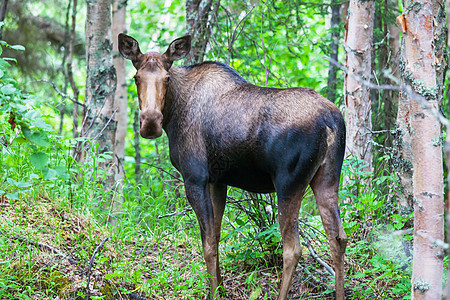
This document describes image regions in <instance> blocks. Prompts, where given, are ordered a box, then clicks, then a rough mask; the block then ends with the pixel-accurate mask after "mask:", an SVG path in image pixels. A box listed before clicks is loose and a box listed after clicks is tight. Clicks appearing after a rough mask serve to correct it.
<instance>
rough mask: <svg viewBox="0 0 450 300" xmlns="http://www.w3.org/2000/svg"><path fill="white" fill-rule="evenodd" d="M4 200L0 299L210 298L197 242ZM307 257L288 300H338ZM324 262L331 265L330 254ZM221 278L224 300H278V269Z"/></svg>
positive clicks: (47, 204) (0, 202)
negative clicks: (117, 230)
mask: <svg viewBox="0 0 450 300" xmlns="http://www.w3.org/2000/svg"><path fill="white" fill-rule="evenodd" d="M0 197H1V198H0V253H1V256H0V267H2V266H1V265H3V264H5V263H8V264H9V269H8V271H5V270H3V271H2V270H1V269H0V275H2V276H4V278H3V282H1V281H2V280H0V283H1V285H0V299H52V300H53V299H206V298H207V296H206V295H207V292H206V291H207V290H208V283H207V282H208V280H207V276H206V274H205V272H204V263H203V258H202V256H201V250H200V243H199V241H194V240H192V237H190V238H189V237H186V238H182V239H180V238H176V237H173V236H170V235H166V236H159V237H155V236H149V235H148V234H146V233H143V232H140V233H139V232H138V233H136V232H130V233H129V234H126V235H122V236H120V237H119V236H118V235H116V234H114V232H113V230H111V228H110V227H107V226H102V225H100V224H98V223H97V222H96V221H95V219H94V218H93V217H92V216H91V215H90V214H89V212H88V211H86V212H85V213H83V214H80V213H76V212H74V211H71V210H70V209H67V208H64V209H63V208H61V207H60V206H59V204H57V202H55V201H52V200H51V199H49V197H48V196H46V195H39V199H40V201H39V202H36V201H34V200H33V201H32V200H29V201H26V200H11V199H7V198H5V197H3V196H0ZM305 250H306V249H304V250H303V252H304V253H303V257H302V260H301V262H300V264H299V266H298V268H297V271H296V275H295V277H294V280H293V283H292V287H291V294H290V299H333V298H334V297H333V291H332V288H333V287H332V285H327V284H324V282H328V283H331V282H332V281H333V280H332V277H331V275H330V274H329V273H328V272H327V271H326V270H325V269H324V268H323V267H322V266H320V265H319V264H317V262H315V261H314V259H313V258H312V257H311V255H309V252H308V250H306V251H305ZM305 252H306V253H305ZM322 259H324V260H325V261H326V262H327V263H328V264H330V265H331V261H330V258H329V256H328V255H327V256H324V257H322ZM349 262H351V260H350V261H347V263H349ZM312 264H315V265H317V266H316V267H315V268H311V265H312ZM308 265H309V266H310V267H309V268H307V267H301V266H308ZM311 269H312V270H313V271H312V272H311ZM223 275H224V285H225V290H226V296H225V298H226V299H236V300H240V299H275V298H276V294H277V290H278V283H279V279H280V276H281V266H277V267H265V266H260V267H258V268H256V269H255V268H253V269H252V270H249V269H248V268H246V267H245V265H243V264H240V263H236V265H235V266H233V268H224V274H223ZM0 277H1V276H0ZM142 278H144V279H143V280H142ZM358 280H359V281H361V280H363V279H358ZM352 281H354V280H351V281H349V284H350V286H352V285H355V284H359V282H358V281H354V282H352ZM55 295H56V296H55ZM87 295H89V296H90V297H89V298H86V296H87ZM373 299H377V297H375V298H373ZM392 299H394V298H392ZM399 299H401V298H399Z"/></svg>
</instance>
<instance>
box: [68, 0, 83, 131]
mask: <svg viewBox="0 0 450 300" xmlns="http://www.w3.org/2000/svg"><path fill="white" fill-rule="evenodd" d="M77 5H78V0H73V6H72V27H71V29H70V37H69V55H68V57H67V64H66V68H67V77H68V78H69V82H70V86H71V88H72V91H73V99H74V100H75V101H78V97H79V95H80V90H79V89H78V86H77V84H76V82H75V79H74V78H73V69H72V62H73V51H74V43H75V37H76V34H75V26H76V20H77ZM78 118H79V109H78V104H77V103H75V102H74V103H73V109H72V135H73V137H74V138H76V137H78Z"/></svg>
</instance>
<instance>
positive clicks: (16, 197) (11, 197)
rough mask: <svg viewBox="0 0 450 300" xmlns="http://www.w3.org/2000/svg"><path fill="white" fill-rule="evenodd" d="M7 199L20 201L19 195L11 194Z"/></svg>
mask: <svg viewBox="0 0 450 300" xmlns="http://www.w3.org/2000/svg"><path fill="white" fill-rule="evenodd" d="M5 197H6V198H8V199H11V200H19V193H9V194H6V195H5Z"/></svg>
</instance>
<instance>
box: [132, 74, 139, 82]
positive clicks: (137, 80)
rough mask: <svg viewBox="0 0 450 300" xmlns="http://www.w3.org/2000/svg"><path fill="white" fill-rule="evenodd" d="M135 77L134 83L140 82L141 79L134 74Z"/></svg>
mask: <svg viewBox="0 0 450 300" xmlns="http://www.w3.org/2000/svg"><path fill="white" fill-rule="evenodd" d="M133 79H134V83H136V84H138V82H139V79H138V78H137V76H134V77H133Z"/></svg>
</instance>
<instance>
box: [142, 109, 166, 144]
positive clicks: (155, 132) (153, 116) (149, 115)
mask: <svg viewBox="0 0 450 300" xmlns="http://www.w3.org/2000/svg"><path fill="white" fill-rule="evenodd" d="M139 120H140V122H141V130H140V134H141V136H142V137H143V138H144V139H155V138H157V137H160V136H161V135H162V124H161V123H162V120H163V115H162V113H161V112H160V111H158V110H147V111H143V112H141V114H140V115H139Z"/></svg>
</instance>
